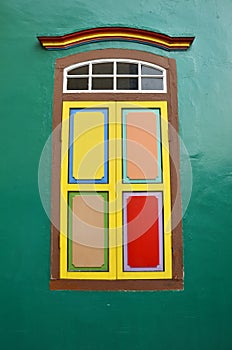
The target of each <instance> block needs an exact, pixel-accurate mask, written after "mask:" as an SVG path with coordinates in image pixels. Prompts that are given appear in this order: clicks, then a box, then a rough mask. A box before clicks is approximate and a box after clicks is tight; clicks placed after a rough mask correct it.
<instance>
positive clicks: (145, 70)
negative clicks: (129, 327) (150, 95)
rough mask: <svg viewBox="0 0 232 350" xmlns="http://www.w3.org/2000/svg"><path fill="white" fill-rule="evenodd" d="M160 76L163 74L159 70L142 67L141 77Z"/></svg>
mask: <svg viewBox="0 0 232 350" xmlns="http://www.w3.org/2000/svg"><path fill="white" fill-rule="evenodd" d="M146 74H147V75H162V74H163V72H162V71H161V70H159V69H156V68H152V67H148V66H142V75H146Z"/></svg>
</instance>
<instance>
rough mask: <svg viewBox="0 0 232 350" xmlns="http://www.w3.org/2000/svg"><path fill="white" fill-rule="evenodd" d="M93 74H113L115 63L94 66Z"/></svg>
mask: <svg viewBox="0 0 232 350" xmlns="http://www.w3.org/2000/svg"><path fill="white" fill-rule="evenodd" d="M93 74H113V63H98V64H93Z"/></svg>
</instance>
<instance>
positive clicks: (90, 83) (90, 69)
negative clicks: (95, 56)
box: [88, 62, 93, 91]
mask: <svg viewBox="0 0 232 350" xmlns="http://www.w3.org/2000/svg"><path fill="white" fill-rule="evenodd" d="M92 71H93V67H92V62H90V63H89V86H88V90H89V91H91V90H92Z"/></svg>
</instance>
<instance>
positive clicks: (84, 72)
mask: <svg viewBox="0 0 232 350" xmlns="http://www.w3.org/2000/svg"><path fill="white" fill-rule="evenodd" d="M88 74H89V65H87V66H82V67H79V68H74V69H72V70H70V71H69V72H68V75H88Z"/></svg>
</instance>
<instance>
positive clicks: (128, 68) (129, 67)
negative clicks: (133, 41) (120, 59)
mask: <svg viewBox="0 0 232 350" xmlns="http://www.w3.org/2000/svg"><path fill="white" fill-rule="evenodd" d="M117 74H138V65H137V64H134V63H117Z"/></svg>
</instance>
